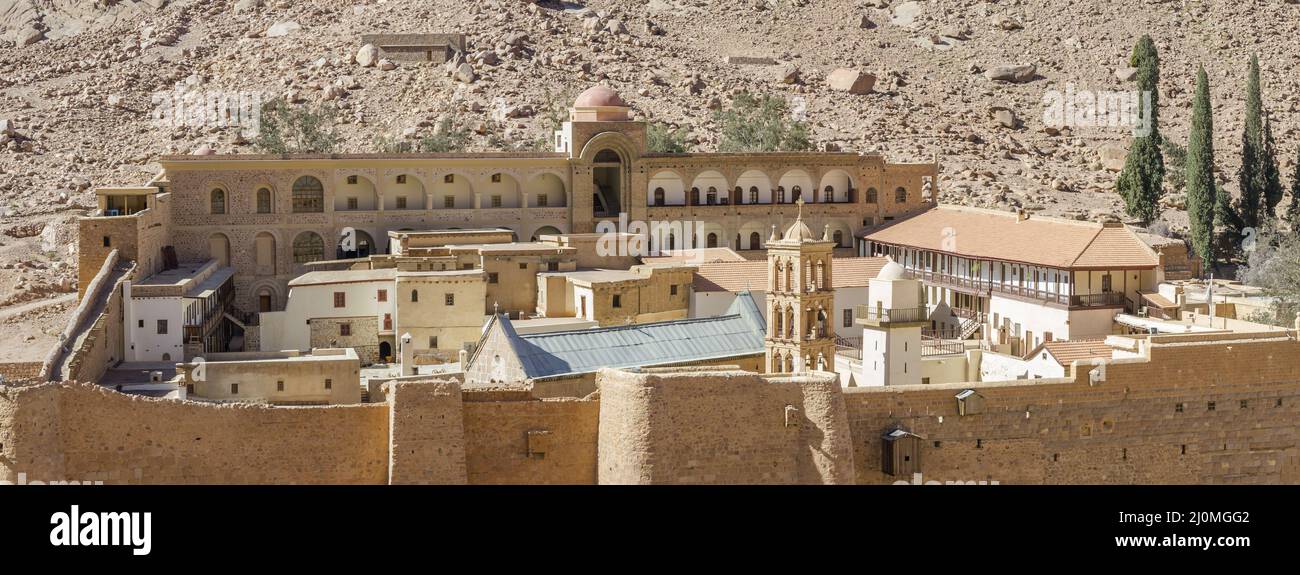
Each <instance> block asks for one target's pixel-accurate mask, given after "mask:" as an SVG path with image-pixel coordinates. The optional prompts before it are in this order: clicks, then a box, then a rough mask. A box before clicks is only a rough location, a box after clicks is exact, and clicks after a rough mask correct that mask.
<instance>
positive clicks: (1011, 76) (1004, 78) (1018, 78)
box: [984, 64, 1038, 83]
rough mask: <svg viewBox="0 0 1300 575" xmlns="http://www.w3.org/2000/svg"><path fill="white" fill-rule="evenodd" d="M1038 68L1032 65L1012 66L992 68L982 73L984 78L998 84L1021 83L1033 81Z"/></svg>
mask: <svg viewBox="0 0 1300 575" xmlns="http://www.w3.org/2000/svg"><path fill="white" fill-rule="evenodd" d="M1037 71H1038V68H1037V67H1036V66H1034V65H1033V64H1012V65H1002V66H994V67H992V68H989V69H988V71H986V72H984V77H985V78H988V79H990V80H994V81H998V82H1015V83H1022V82H1028V81H1030V80H1033V79H1034V73H1035V72H1037Z"/></svg>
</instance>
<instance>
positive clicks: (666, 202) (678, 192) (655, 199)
mask: <svg viewBox="0 0 1300 575" xmlns="http://www.w3.org/2000/svg"><path fill="white" fill-rule="evenodd" d="M646 200H647V202H646V205H650V206H682V205H686V184H684V183H683V182H682V179H681V178H680V177H679V176H678V175H677V173H676V172H672V171H668V170H664V171H662V172H658V173H656V174H655V175H653V176H650V184H649V186H648V193H647V194H646Z"/></svg>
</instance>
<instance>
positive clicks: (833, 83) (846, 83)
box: [826, 68, 876, 94]
mask: <svg viewBox="0 0 1300 575" xmlns="http://www.w3.org/2000/svg"><path fill="white" fill-rule="evenodd" d="M826 84H827V85H828V86H830V88H831V89H832V90H835V91H837V92H848V93H850V94H868V93H870V92H871V89H872V88H874V87H875V85H876V77H875V76H874V75H871V74H867V73H866V72H860V71H858V70H853V69H850V68H839V69H837V70H835V71H834V72H831V73H830V75H829V76H827V77H826Z"/></svg>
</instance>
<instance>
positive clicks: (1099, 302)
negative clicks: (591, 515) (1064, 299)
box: [1070, 291, 1125, 307]
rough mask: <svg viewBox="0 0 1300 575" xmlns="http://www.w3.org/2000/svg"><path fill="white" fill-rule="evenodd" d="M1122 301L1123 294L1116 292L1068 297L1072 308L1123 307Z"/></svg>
mask: <svg viewBox="0 0 1300 575" xmlns="http://www.w3.org/2000/svg"><path fill="white" fill-rule="evenodd" d="M1124 299H1125V296H1124V294H1123V293H1122V292H1117V291H1111V292H1102V293H1093V294H1086V295H1072V296H1070V305H1071V306H1073V307H1111V306H1122V305H1124Z"/></svg>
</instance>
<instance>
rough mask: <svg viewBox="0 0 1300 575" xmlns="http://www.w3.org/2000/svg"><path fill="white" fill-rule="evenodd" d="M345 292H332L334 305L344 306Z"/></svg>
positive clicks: (345, 303) (345, 300) (345, 302)
mask: <svg viewBox="0 0 1300 575" xmlns="http://www.w3.org/2000/svg"><path fill="white" fill-rule="evenodd" d="M346 306H347V294H346V293H344V292H341V291H336V292H334V307H346Z"/></svg>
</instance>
